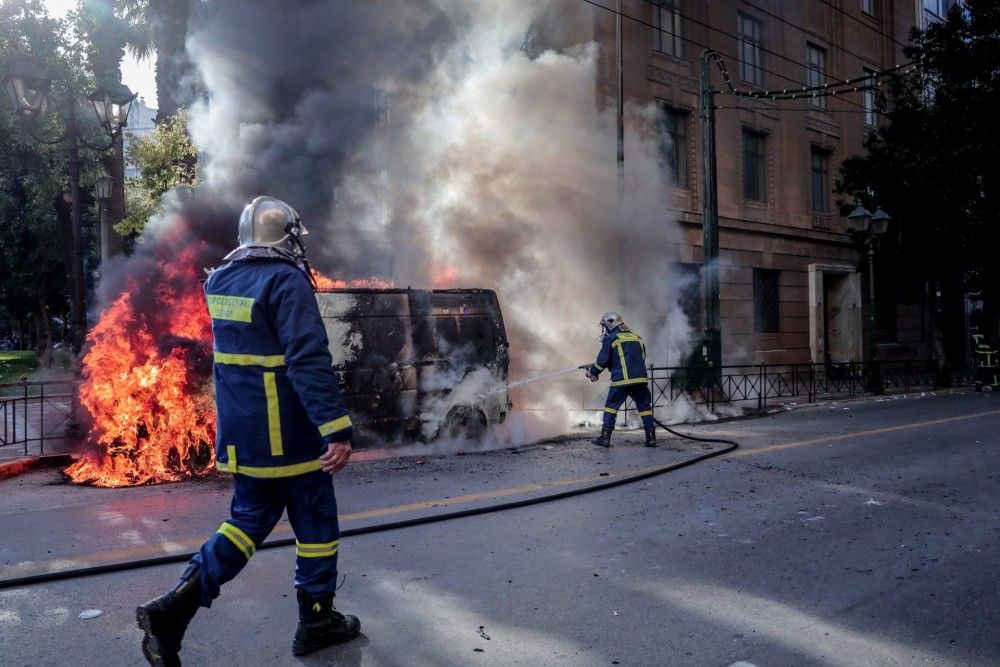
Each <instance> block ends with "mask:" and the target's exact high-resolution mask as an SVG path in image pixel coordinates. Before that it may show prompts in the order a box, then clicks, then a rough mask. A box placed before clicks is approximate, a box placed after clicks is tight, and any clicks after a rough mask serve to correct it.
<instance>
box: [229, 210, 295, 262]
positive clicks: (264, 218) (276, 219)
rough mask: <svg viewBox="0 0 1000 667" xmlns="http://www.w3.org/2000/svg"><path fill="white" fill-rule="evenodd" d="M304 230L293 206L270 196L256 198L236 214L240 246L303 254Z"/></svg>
mask: <svg viewBox="0 0 1000 667" xmlns="http://www.w3.org/2000/svg"><path fill="white" fill-rule="evenodd" d="M308 233H309V230H307V229H306V228H305V225H303V224H302V220H301V219H300V218H299V214H298V213H296V212H295V209H294V208H292V207H291V206H289V205H288V204H286V203H285V202H283V201H281V200H280V199H275V198H274V197H266V196H264V197H257V198H256V199H254V200H253V201H252V202H250V203H249V204H247V206H246V208H244V209H243V213H242V214H241V215H240V230H239V243H240V247H241V248H246V247H250V246H269V247H272V248H278V249H280V250H285V251H286V252H290V253H292V254H293V255H298V256H303V255H305V245H304V244H303V242H302V237H303V236H305V235H306V234H308Z"/></svg>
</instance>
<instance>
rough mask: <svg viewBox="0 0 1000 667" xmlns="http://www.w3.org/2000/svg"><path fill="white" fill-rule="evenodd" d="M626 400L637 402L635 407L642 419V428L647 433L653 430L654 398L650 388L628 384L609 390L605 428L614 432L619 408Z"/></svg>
mask: <svg viewBox="0 0 1000 667" xmlns="http://www.w3.org/2000/svg"><path fill="white" fill-rule="evenodd" d="M626 398H631V399H632V401H633V402H635V407H636V409H637V410H638V411H639V416H640V417H642V426H643V428H644V429H646V432H647V433H648V432H650V431H652V430H653V407H652V404H653V397H652V396H651V395H650V393H649V387H648V386H646V384H645V383H643V384H626V385H623V386H621V387H611V389H609V390H608V400H606V401H605V402H604V428H606V429H609V430H614V428H615V420H616V419H617V418H618V408H620V407H621V406H622V403H624V402H625V399H626Z"/></svg>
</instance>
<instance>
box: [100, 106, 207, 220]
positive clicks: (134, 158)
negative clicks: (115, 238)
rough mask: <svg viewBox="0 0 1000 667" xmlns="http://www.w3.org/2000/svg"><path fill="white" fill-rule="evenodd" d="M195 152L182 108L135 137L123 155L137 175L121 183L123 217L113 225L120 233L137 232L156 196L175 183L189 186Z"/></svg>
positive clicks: (151, 210)
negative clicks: (147, 134)
mask: <svg viewBox="0 0 1000 667" xmlns="http://www.w3.org/2000/svg"><path fill="white" fill-rule="evenodd" d="M197 156H198V153H197V151H196V150H195V147H194V144H192V143H191V139H190V138H189V137H188V132H187V112H186V111H184V110H183V109H182V110H180V111H178V112H177V114H175V115H174V116H172V117H170V118H168V119H166V120H164V121H162V122H161V123H160V124H159V125H157V126H156V129H155V130H153V134H151V135H150V136H148V137H138V138H136V139H135V140H134V141H133V142H132V145H131V146H130V147H129V149H128V152H127V153H126V155H125V159H126V160H127V161H128V163H129V164H131V165H133V166H135V168H136V169H138V170H139V175H138V176H136V177H133V178H129V179H127V180H126V183H125V210H126V214H125V219H124V220H122V223H121V224H120V225H118V226H117V227H116V228H115V229H116V231H118V233H119V234H121V235H123V236H127V235H135V234H141V233H142V230H143V229H144V228H145V226H146V222H148V221H149V218H150V216H152V215H153V214H155V213H156V210H157V207H158V206H159V205H160V198H161V197H163V195H164V194H165V193H166V192H167V191H168V190H171V189H173V188H175V187H178V186H193V185H194V184H195V182H196V178H197V174H196V170H195V163H196V161H197Z"/></svg>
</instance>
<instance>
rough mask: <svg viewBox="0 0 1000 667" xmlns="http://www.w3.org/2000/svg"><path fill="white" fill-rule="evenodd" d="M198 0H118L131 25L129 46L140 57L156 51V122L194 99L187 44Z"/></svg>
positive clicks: (117, 8) (116, 0)
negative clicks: (192, 12) (188, 31)
mask: <svg viewBox="0 0 1000 667" xmlns="http://www.w3.org/2000/svg"><path fill="white" fill-rule="evenodd" d="M193 2H194V0H115V4H116V5H117V7H116V10H117V11H116V13H117V14H118V15H119V16H121V17H122V18H123V19H124V20H125V23H126V25H127V26H128V37H127V41H126V46H127V48H128V49H129V51H130V52H131V53H132V54H133V55H135V56H136V57H137V58H143V57H146V56H148V55H149V54H150V53H151V52H154V51H155V52H156V97H157V107H158V108H157V113H156V121H157V122H160V121H162V120H163V119H165V118H168V117H170V116H173V115H174V114H176V113H177V111H178V110H179V109H180V108H181V107H186V106H187V105H188V104H190V103H191V101H192V99H193V89H194V86H192V85H191V83H190V77H191V74H192V66H191V61H190V60H189V59H188V55H187V51H186V50H185V49H184V42H185V40H186V39H187V29H188V21H189V19H190V17H191V8H192V3H193Z"/></svg>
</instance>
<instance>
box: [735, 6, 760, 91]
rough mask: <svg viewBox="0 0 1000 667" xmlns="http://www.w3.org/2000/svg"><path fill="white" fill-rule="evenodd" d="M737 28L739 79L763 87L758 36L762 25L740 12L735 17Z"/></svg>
mask: <svg viewBox="0 0 1000 667" xmlns="http://www.w3.org/2000/svg"><path fill="white" fill-rule="evenodd" d="M737 21H738V27H739V44H738V45H737V46H738V48H739V53H738V54H739V59H740V78H741V79H743V80H744V81H746V82H747V83H752V84H754V85H757V86H761V85H763V82H764V76H763V73H762V70H761V65H762V63H761V58H760V36H761V33H762V32H763V27H764V23H763V21H759V20H757V19H755V18H751V17H749V16H747V15H746V14H743V13H742V12H741V13H739V14H738V15H737Z"/></svg>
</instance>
